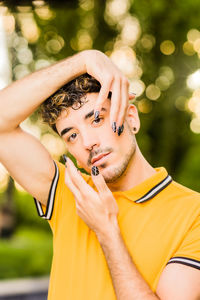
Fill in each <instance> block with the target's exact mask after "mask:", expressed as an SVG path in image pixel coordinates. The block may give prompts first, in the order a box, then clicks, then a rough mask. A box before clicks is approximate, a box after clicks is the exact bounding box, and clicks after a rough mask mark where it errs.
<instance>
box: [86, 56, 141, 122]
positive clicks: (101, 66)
mask: <svg viewBox="0 0 200 300" xmlns="http://www.w3.org/2000/svg"><path fill="white" fill-rule="evenodd" d="M82 55H83V57H84V61H85V68H86V72H87V73H88V74H90V75H91V76H93V77H94V78H96V79H97V80H98V81H99V82H100V83H101V90H100V93H99V97H98V99H97V102H96V105H95V108H94V112H95V111H99V112H100V111H101V107H102V105H103V102H104V101H105V99H107V97H108V94H109V92H110V91H112V97H111V109H110V126H111V127H112V124H113V123H114V122H116V126H117V128H118V127H119V126H122V124H123V122H124V119H125V115H126V110H127V107H128V104H129V100H130V99H134V98H135V95H134V94H129V81H128V79H127V78H126V77H125V76H124V75H123V73H122V72H121V71H120V70H119V69H118V68H117V66H115V65H114V63H113V62H112V61H111V60H110V59H109V58H108V57H107V56H106V55H105V54H103V53H102V52H100V51H97V50H86V51H83V52H82Z"/></svg>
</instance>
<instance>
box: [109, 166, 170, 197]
mask: <svg viewBox="0 0 200 300" xmlns="http://www.w3.org/2000/svg"><path fill="white" fill-rule="evenodd" d="M155 171H156V173H155V174H154V175H153V176H151V177H149V178H148V179H146V180H145V181H143V182H142V183H140V184H139V185H137V186H135V187H134V188H132V189H130V190H128V191H123V192H113V195H114V196H117V195H119V196H120V195H122V196H123V197H126V198H128V199H129V200H132V201H134V202H135V203H144V202H146V201H148V200H150V199H152V198H153V197H155V196H156V195H157V194H158V193H160V192H161V191H162V190H163V189H165V188H166V187H167V186H168V185H169V184H170V183H171V182H172V178H171V176H170V175H168V173H167V171H166V169H165V168H163V167H160V168H155Z"/></svg>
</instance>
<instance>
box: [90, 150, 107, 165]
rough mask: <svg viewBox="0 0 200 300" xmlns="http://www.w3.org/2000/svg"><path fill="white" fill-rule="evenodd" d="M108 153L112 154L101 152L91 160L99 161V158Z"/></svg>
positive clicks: (92, 161) (93, 161)
mask: <svg viewBox="0 0 200 300" xmlns="http://www.w3.org/2000/svg"><path fill="white" fill-rule="evenodd" d="M108 154H110V152H107V153H102V154H99V155H98V156H95V157H93V159H92V160H91V163H92V164H94V163H95V162H96V161H98V160H99V159H101V158H102V157H104V156H106V155H108Z"/></svg>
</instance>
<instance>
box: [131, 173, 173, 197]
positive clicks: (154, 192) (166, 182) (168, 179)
mask: <svg viewBox="0 0 200 300" xmlns="http://www.w3.org/2000/svg"><path fill="white" fill-rule="evenodd" d="M171 182H172V178H171V176H170V175H167V176H166V177H165V178H164V179H163V180H162V181H161V182H159V183H158V184H157V185H155V186H154V187H153V188H152V189H151V190H150V191H148V192H147V193H146V194H145V195H144V196H142V197H141V198H139V199H137V200H135V201H134V202H135V203H143V202H146V201H148V200H150V199H152V198H153V197H155V196H156V195H157V194H158V193H160V192H161V191H162V190H163V189H165V188H166V187H167V186H168V185H169V184H170V183H171Z"/></svg>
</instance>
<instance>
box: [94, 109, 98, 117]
mask: <svg viewBox="0 0 200 300" xmlns="http://www.w3.org/2000/svg"><path fill="white" fill-rule="evenodd" d="M98 117H99V111H98V110H97V111H95V114H94V118H95V119H98Z"/></svg>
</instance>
